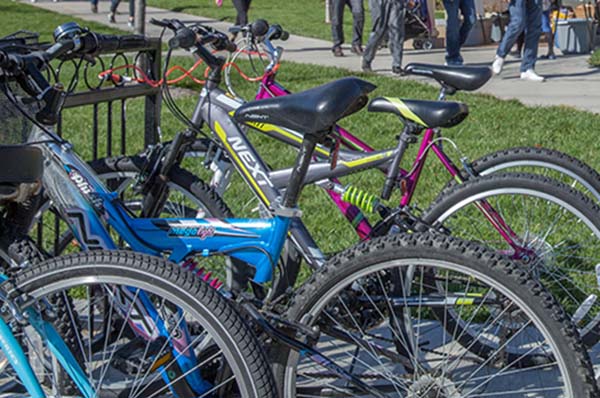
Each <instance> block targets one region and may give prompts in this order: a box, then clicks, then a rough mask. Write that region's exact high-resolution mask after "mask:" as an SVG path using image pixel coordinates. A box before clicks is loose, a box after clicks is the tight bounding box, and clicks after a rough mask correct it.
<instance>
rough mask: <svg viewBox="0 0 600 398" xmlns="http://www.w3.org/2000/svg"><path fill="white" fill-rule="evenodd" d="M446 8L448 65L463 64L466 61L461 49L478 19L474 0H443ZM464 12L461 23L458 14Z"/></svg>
mask: <svg viewBox="0 0 600 398" xmlns="http://www.w3.org/2000/svg"><path fill="white" fill-rule="evenodd" d="M443 1H444V8H445V9H446V15H447V19H446V65H462V64H463V63H464V60H463V57H462V55H460V49H461V47H462V46H463V45H464V44H465V42H466V41H467V37H469V32H471V28H473V25H475V22H476V21H477V16H476V15H475V1H474V0H443ZM459 12H460V13H461V14H462V17H463V21H462V24H461V23H460V18H459V16H458V14H459Z"/></svg>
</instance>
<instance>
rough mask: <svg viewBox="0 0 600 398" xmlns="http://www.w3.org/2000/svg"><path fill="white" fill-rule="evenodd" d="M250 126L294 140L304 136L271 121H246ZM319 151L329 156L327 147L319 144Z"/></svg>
mask: <svg viewBox="0 0 600 398" xmlns="http://www.w3.org/2000/svg"><path fill="white" fill-rule="evenodd" d="M245 123H246V124H247V125H248V126H250V127H252V128H254V129H256V130H258V131H262V132H263V133H266V132H275V133H277V134H280V135H282V136H284V137H287V138H289V139H290V140H292V141H296V142H298V143H301V142H302V137H299V136H297V135H294V134H292V133H290V132H289V131H285V130H284V129H282V128H281V127H278V126H276V125H274V124H270V123H260V122H245ZM315 149H316V151H317V152H319V153H322V154H323V155H325V156H329V151H327V150H326V149H323V147H322V146H320V145H317V147H316V148H315Z"/></svg>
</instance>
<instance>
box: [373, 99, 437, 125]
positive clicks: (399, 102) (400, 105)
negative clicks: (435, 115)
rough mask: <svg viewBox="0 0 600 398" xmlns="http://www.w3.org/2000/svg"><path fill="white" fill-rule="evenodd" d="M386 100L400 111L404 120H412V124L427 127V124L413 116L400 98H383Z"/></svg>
mask: <svg viewBox="0 0 600 398" xmlns="http://www.w3.org/2000/svg"><path fill="white" fill-rule="evenodd" d="M384 98H385V99H386V100H388V101H390V102H391V103H392V104H394V106H395V107H396V108H397V109H398V110H399V111H400V114H402V116H404V117H405V118H407V119H409V120H412V121H413V122H416V123H419V124H420V125H421V126H423V127H428V126H427V123H425V122H424V121H423V120H421V118H420V117H418V116H417V115H415V113H414V112H413V111H411V110H410V109H409V108H408V106H406V104H405V103H404V102H402V100H401V99H400V98H392V97H384Z"/></svg>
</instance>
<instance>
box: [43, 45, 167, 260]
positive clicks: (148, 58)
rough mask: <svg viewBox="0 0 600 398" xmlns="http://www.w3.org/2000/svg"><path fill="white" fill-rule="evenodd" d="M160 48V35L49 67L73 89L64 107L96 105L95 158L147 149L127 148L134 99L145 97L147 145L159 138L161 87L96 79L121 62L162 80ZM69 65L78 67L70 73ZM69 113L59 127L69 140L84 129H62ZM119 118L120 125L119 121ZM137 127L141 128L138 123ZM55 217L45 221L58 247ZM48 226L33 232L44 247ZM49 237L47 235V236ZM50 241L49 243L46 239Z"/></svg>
mask: <svg viewBox="0 0 600 398" xmlns="http://www.w3.org/2000/svg"><path fill="white" fill-rule="evenodd" d="M161 53H162V43H161V40H160V39H158V38H149V39H147V40H146V45H144V46H141V47H139V48H128V50H127V51H125V52H112V53H111V52H100V53H98V54H96V55H95V56H94V57H93V58H91V57H90V58H86V59H83V60H72V61H65V62H62V63H60V64H57V65H53V68H52V70H48V72H47V73H48V75H49V76H48V77H49V79H48V80H49V81H50V82H54V83H58V82H60V83H62V84H64V85H65V90H67V91H68V93H69V94H68V95H67V97H66V99H65V104H64V107H63V110H69V109H74V108H83V107H92V129H91V131H89V134H90V135H91V137H90V141H89V142H90V143H91V147H92V160H95V159H97V158H99V157H103V156H112V155H116V154H114V153H113V148H115V147H117V148H119V150H118V152H119V153H120V154H126V153H127V151H128V150H129V151H136V152H137V151H140V150H141V149H143V148H140V145H136V147H132V148H129V149H128V147H127V144H128V139H127V138H128V131H127V130H128V124H127V107H126V103H127V101H129V100H131V99H134V98H138V99H140V98H143V99H144V102H145V103H144V109H143V112H144V126H143V128H144V142H143V145H144V147H147V146H148V145H152V144H155V143H157V142H158V140H159V128H160V112H161V97H160V87H152V86H150V85H148V84H145V83H138V82H136V81H133V82H129V83H127V84H124V85H115V84H106V83H105V84H103V82H102V81H101V80H100V79H99V78H98V73H99V72H101V71H104V70H108V69H111V68H114V67H118V66H122V65H131V64H135V65H137V66H138V67H139V68H141V70H142V71H144V73H145V74H146V75H147V76H148V77H149V78H150V79H152V80H159V79H160V77H161V62H162V61H161ZM71 70H73V71H74V72H71ZM118 73H119V74H120V75H128V76H130V77H132V76H134V75H135V73H136V72H135V71H134V70H132V69H130V68H127V69H123V70H120V71H119V72H118ZM66 113H67V112H62V113H61V115H60V118H59V121H58V124H57V125H56V128H55V131H56V133H57V134H58V135H60V136H63V134H64V137H65V138H66V139H70V138H71V137H69V134H73V133H79V134H81V130H76V131H73V132H70V131H66V130H65V131H63V126H64V121H65V119H66V118H68V114H66ZM119 119H120V128H119V126H118V125H117V123H115V121H117V120H119ZM103 123H104V125H103ZM129 127H130V128H131V127H133V126H129ZM135 128H139V127H137V126H136V127H135ZM130 131H131V130H130ZM104 132H106V138H105V140H104V139H103V138H104V137H103V134H101V133H104ZM84 133H85V134H88V132H87V131H86V132H84ZM129 134H130V133H129ZM129 137H131V135H129ZM117 140H118V141H117ZM100 141H103V142H100ZM138 144H139V143H138ZM130 146H132V145H130ZM103 149H104V150H103ZM75 150H77V148H75ZM53 218H54V220H53V221H50V220H46V223H47V222H48V221H50V223H53V224H54V233H53V235H54V236H52V237H51V239H53V242H54V243H53V244H50V247H51V246H53V247H54V250H55V251H56V249H57V247H58V242H59V236H60V229H61V228H60V226H61V221H60V218H59V217H58V216H56V215H55V216H53ZM44 229H45V228H44V221H43V220H40V221H39V222H38V224H37V228H36V231H35V232H34V233H35V236H36V240H37V241H38V244H40V245H41V247H44V245H43V242H44V235H47V233H48V232H46V233H44ZM47 239H48V237H46V240H47ZM46 243H47V244H48V243H49V242H47V241H46ZM46 248H48V246H46Z"/></svg>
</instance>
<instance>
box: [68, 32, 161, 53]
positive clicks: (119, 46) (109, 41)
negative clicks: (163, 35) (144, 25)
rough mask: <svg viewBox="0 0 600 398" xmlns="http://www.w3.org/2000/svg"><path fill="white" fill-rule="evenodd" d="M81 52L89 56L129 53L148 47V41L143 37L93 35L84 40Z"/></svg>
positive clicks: (85, 37)
mask: <svg viewBox="0 0 600 398" xmlns="http://www.w3.org/2000/svg"><path fill="white" fill-rule="evenodd" d="M82 41H83V45H82V48H81V49H80V51H81V52H83V53H86V54H89V53H95V52H100V51H103V52H110V51H127V50H136V49H139V48H143V47H147V46H148V44H149V41H148V39H146V37H145V36H142V35H124V36H116V35H101V34H98V33H91V34H88V35H86V36H84V37H83V38H82Z"/></svg>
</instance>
